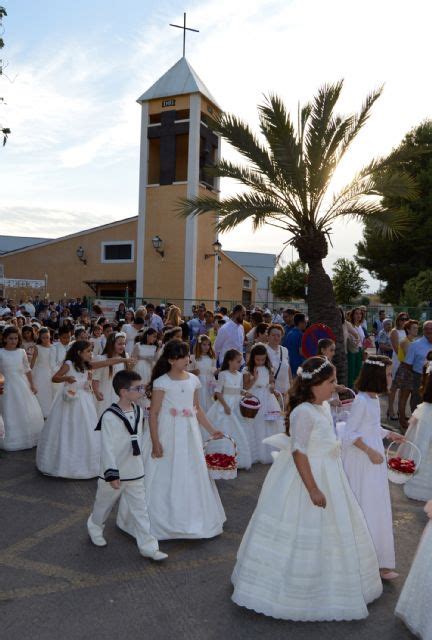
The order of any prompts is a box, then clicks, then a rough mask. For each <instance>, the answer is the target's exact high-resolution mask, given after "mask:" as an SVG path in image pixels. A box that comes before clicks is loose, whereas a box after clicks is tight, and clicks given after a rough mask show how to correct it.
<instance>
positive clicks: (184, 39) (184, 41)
mask: <svg viewBox="0 0 432 640" xmlns="http://www.w3.org/2000/svg"><path fill="white" fill-rule="evenodd" d="M170 27H177V29H183V58H184V57H185V52H186V31H195V33H199V30H198V29H191V28H190V27H187V26H186V14H185V13H184V14H183V26H182V25H180V24H171V23H170Z"/></svg>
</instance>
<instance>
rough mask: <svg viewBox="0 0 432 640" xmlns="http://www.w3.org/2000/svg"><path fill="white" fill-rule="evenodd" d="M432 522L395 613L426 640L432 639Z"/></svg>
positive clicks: (426, 531) (419, 548) (413, 631)
mask: <svg viewBox="0 0 432 640" xmlns="http://www.w3.org/2000/svg"><path fill="white" fill-rule="evenodd" d="M431 594H432V522H429V523H428V524H427V525H426V528H425V530H424V532H423V536H422V539H421V540H420V544H419V546H418V549H417V552H416V555H415V557H414V560H413V563H412V566H411V569H410V572H409V574H408V577H407V579H406V581H405V584H404V587H403V589H402V593H401V594H400V597H399V600H398V603H397V605H396V610H395V614H396V615H397V616H398V617H399V618H401V619H402V620H403V621H404V623H405V624H406V626H407V627H408V629H409V630H410V631H411V632H412V633H414V634H415V635H417V636H419V637H420V638H422V640H432V607H431Z"/></svg>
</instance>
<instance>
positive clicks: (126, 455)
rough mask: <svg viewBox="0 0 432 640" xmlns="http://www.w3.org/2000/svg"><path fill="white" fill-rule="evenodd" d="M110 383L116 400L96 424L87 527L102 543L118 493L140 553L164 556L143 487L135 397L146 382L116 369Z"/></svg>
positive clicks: (140, 421) (138, 411) (140, 428)
mask: <svg viewBox="0 0 432 640" xmlns="http://www.w3.org/2000/svg"><path fill="white" fill-rule="evenodd" d="M113 387H114V391H115V393H116V395H117V396H118V397H119V401H118V402H117V403H116V404H112V405H111V407H109V408H108V409H107V410H106V411H105V412H104V413H103V414H102V416H101V418H100V420H99V422H98V424H97V427H96V431H101V469H100V474H99V479H98V487H97V492H96V499H95V503H94V506H93V511H92V513H91V515H90V517H89V519H88V521H87V530H88V533H89V536H90V539H91V541H92V542H93V544H95V545H96V546H97V547H105V546H106V540H105V538H104V537H103V531H104V527H105V522H106V520H107V518H108V516H109V514H110V513H111V510H112V508H113V506H114V505H115V503H116V502H117V500H118V499H119V498H120V496H121V497H122V500H123V501H124V502H125V503H126V504H127V507H128V513H129V517H130V519H131V522H132V525H133V528H134V535H135V538H136V541H137V545H138V549H139V552H140V554H141V555H142V556H144V557H146V558H151V559H152V560H157V561H160V560H165V558H167V557H168V555H167V554H166V553H162V551H159V545H158V541H157V540H156V538H155V537H154V536H152V535H151V533H150V521H149V517H148V512H147V503H146V494H145V488H144V463H143V458H142V455H141V446H142V435H143V418H142V411H141V408H140V407H139V405H138V404H137V400H138V398H140V396H142V395H143V394H144V392H145V386H144V385H143V384H142V381H141V376H140V375H139V373H136V372H135V371H119V372H117V373H116V374H115V376H114V378H113Z"/></svg>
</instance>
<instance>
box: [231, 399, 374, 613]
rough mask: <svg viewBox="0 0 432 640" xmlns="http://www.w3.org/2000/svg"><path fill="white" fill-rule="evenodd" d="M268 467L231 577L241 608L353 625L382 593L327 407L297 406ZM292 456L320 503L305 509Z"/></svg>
mask: <svg viewBox="0 0 432 640" xmlns="http://www.w3.org/2000/svg"><path fill="white" fill-rule="evenodd" d="M290 428H291V434H292V437H291V438H288V437H287V436H284V435H278V436H275V437H273V438H269V440H273V441H276V440H278V441H279V442H280V441H281V440H284V441H285V444H284V445H280V444H277V443H276V442H275V444H276V445H277V446H279V447H281V446H282V450H281V452H280V453H279V455H278V456H277V457H276V459H275V462H274V463H273V466H272V467H271V468H270V470H269V472H268V474H267V477H266V479H265V481H264V485H263V488H262V491H261V495H260V497H259V500H258V504H257V507H256V509H255V512H254V514H253V516H252V519H251V521H250V522H249V525H248V528H247V530H246V533H245V534H244V537H243V540H242V543H241V545H240V549H239V551H238V554H237V563H236V565H235V568H234V572H233V575H232V582H233V584H234V593H233V596H232V599H233V600H234V602H235V603H237V604H238V605H240V606H243V607H247V608H248V609H253V610H254V611H256V612H258V613H263V614H265V615H267V616H272V617H274V618H281V619H285V620H303V621H312V620H356V619H359V618H365V617H366V616H367V615H368V610H367V606H366V605H367V604H368V603H369V602H372V601H373V600H375V599H376V598H378V597H379V596H380V595H381V593H382V583H381V579H380V575H379V568H378V562H377V558H376V554H375V550H374V546H373V543H372V540H371V537H370V534H369V531H368V529H367V525H366V522H365V519H364V516H363V514H362V512H361V509H360V507H359V505H358V503H357V501H356V499H355V497H354V495H353V493H352V491H351V489H350V486H349V484H348V481H347V478H346V476H345V473H344V470H343V467H342V461H341V459H340V445H339V443H338V442H337V440H336V436H335V433H334V429H333V421H332V418H331V414H330V409H329V407H328V404H327V403H324V404H323V405H321V406H318V405H313V404H310V403H303V404H301V405H299V406H298V407H296V408H295V409H294V411H293V412H292V414H291V416H290ZM290 440H291V441H292V442H291V446H292V450H293V451H301V452H302V453H304V454H305V455H307V456H308V459H309V463H310V466H311V470H312V473H313V475H314V478H315V480H316V481H317V484H318V486H319V488H320V490H321V491H322V492H323V493H324V495H325V496H326V499H327V507H326V508H325V509H322V508H319V507H316V506H314V505H313V504H312V501H311V499H310V497H309V493H308V491H307V490H306V487H305V486H304V484H303V481H302V480H301V478H300V475H299V473H298V471H297V468H296V466H295V463H294V460H293V457H292V454H291V446H290Z"/></svg>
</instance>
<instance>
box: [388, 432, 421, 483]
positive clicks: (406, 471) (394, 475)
mask: <svg viewBox="0 0 432 640" xmlns="http://www.w3.org/2000/svg"><path fill="white" fill-rule="evenodd" d="M395 447H397V449H395ZM400 448H402V451H403V453H404V456H403V457H402V456H401V455H399V453H400V452H399V449H400ZM386 458H387V473H388V478H389V480H390V481H391V482H393V483H394V484H405V483H406V482H408V480H410V479H411V478H412V477H413V476H414V474H415V473H417V471H418V468H419V466H420V462H421V452H420V449H419V448H418V447H417V446H416V445H415V444H414V443H413V442H409V441H408V440H407V441H406V442H404V443H403V444H402V445H401V443H400V442H396V441H393V442H391V443H390V445H389V446H388V447H387V451H386Z"/></svg>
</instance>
